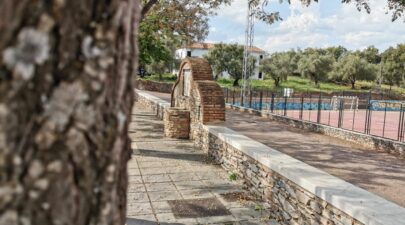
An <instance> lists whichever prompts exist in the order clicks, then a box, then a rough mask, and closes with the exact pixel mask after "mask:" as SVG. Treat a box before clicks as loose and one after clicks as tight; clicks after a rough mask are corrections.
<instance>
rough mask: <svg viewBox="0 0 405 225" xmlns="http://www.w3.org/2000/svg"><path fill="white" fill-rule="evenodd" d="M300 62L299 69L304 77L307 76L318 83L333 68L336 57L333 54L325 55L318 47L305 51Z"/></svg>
mask: <svg viewBox="0 0 405 225" xmlns="http://www.w3.org/2000/svg"><path fill="white" fill-rule="evenodd" d="M303 54H304V55H303V57H301V59H300V61H299V62H298V71H299V72H300V73H301V75H302V76H303V77H307V78H309V79H311V80H312V81H314V83H315V84H316V85H318V83H319V81H323V80H325V79H326V78H327V75H328V73H329V72H330V71H331V70H332V68H333V63H334V58H333V57H332V56H331V55H323V54H320V53H319V50H317V49H309V50H308V51H306V52H304V53H303Z"/></svg>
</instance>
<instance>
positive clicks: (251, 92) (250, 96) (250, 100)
mask: <svg viewBox="0 0 405 225" xmlns="http://www.w3.org/2000/svg"><path fill="white" fill-rule="evenodd" d="M252 94H253V91H252V89H250V90H249V108H252Z"/></svg>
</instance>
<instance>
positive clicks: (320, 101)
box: [316, 92, 322, 123]
mask: <svg viewBox="0 0 405 225" xmlns="http://www.w3.org/2000/svg"><path fill="white" fill-rule="evenodd" d="M321 104H322V92H319V99H318V116H317V118H316V122H317V123H320V122H321V109H322V108H321Z"/></svg>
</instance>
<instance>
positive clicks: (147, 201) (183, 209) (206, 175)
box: [127, 105, 277, 225]
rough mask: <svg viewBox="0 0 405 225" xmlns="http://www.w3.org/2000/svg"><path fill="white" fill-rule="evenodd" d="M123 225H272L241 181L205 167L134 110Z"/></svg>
mask: <svg viewBox="0 0 405 225" xmlns="http://www.w3.org/2000/svg"><path fill="white" fill-rule="evenodd" d="M130 137H131V139H132V141H133V142H132V148H133V155H132V159H131V160H130V162H129V164H128V173H129V188H128V209H127V224H128V225H152V224H165V225H168V224H246V225H248V224H249V225H254V224H273V225H275V224H277V223H275V222H273V221H268V220H267V219H266V216H269V213H268V211H267V209H268V207H267V205H266V204H264V203H261V202H257V201H252V200H251V197H250V196H248V195H246V194H245V192H244V191H243V190H242V185H241V183H240V182H241V181H239V180H236V181H230V180H229V177H230V175H229V174H228V173H227V172H225V170H223V169H222V168H221V167H219V166H217V165H214V164H211V163H210V162H207V161H206V157H205V155H204V154H203V152H202V151H201V150H199V149H196V148H194V147H193V143H192V142H191V141H189V140H176V139H169V138H165V137H164V136H163V123H162V121H160V120H158V119H157V118H156V117H155V116H154V115H153V113H151V112H150V111H147V110H145V109H143V108H141V107H140V106H139V105H135V110H134V115H133V118H132V122H131V125H130Z"/></svg>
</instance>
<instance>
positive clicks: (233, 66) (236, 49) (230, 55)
mask: <svg viewBox="0 0 405 225" xmlns="http://www.w3.org/2000/svg"><path fill="white" fill-rule="evenodd" d="M243 50H244V48H243V47H242V46H240V45H237V44H222V43H221V44H217V45H215V47H214V48H213V49H211V50H210V51H209V52H208V54H207V55H206V56H204V57H205V58H206V59H207V60H208V62H210V64H211V67H212V70H213V71H214V73H215V76H216V77H218V76H219V75H220V74H221V73H222V72H227V73H228V74H229V75H230V76H231V77H232V78H234V79H235V80H234V84H233V85H234V86H238V84H239V80H240V79H241V78H242V76H243ZM255 65H256V59H255V58H253V57H250V58H249V66H248V69H249V74H252V73H253V71H254V70H255Z"/></svg>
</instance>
